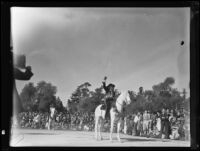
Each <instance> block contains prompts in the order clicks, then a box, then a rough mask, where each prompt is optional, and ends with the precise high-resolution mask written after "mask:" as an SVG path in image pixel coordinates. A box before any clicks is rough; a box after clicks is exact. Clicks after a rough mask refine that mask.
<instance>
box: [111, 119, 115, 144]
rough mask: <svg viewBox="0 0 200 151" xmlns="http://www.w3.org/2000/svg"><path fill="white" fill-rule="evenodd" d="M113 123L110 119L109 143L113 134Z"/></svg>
mask: <svg viewBox="0 0 200 151" xmlns="http://www.w3.org/2000/svg"><path fill="white" fill-rule="evenodd" d="M113 127H114V121H113V120H112V119H111V124H110V141H111V142H112V133H113Z"/></svg>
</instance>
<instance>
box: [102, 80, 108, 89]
mask: <svg viewBox="0 0 200 151" xmlns="http://www.w3.org/2000/svg"><path fill="white" fill-rule="evenodd" d="M102 83H103V88H104V90H105V91H106V92H107V91H108V88H107V87H106V81H103V82H102Z"/></svg>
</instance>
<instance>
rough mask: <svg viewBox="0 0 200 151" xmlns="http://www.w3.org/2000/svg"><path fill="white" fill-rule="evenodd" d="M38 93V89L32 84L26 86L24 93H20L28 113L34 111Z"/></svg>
mask: <svg viewBox="0 0 200 151" xmlns="http://www.w3.org/2000/svg"><path fill="white" fill-rule="evenodd" d="M36 92H37V91H36V88H35V86H34V84H33V83H31V82H30V83H28V84H26V85H25V86H24V88H23V89H22V92H21V93H20V98H21V101H22V105H23V108H24V109H25V110H26V111H28V110H32V107H33V106H34V103H35V100H36Z"/></svg>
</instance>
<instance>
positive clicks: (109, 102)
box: [101, 77, 115, 119]
mask: <svg viewBox="0 0 200 151" xmlns="http://www.w3.org/2000/svg"><path fill="white" fill-rule="evenodd" d="M106 80H107V77H104V81H103V82H102V83H103V88H104V90H105V92H106V95H105V97H104V98H103V103H104V105H103V106H102V108H101V109H106V114H105V118H106V119H108V118H110V114H109V111H110V109H111V107H115V91H114V88H115V85H114V84H112V83H110V84H109V85H107V86H106Z"/></svg>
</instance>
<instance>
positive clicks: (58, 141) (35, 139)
mask: <svg viewBox="0 0 200 151" xmlns="http://www.w3.org/2000/svg"><path fill="white" fill-rule="evenodd" d="M102 136H103V140H102V141H96V140H95V139H94V132H86V131H67V130H66V131H63V130H50V131H48V130H36V129H15V130H13V134H12V136H11V141H10V145H11V146H15V147H17V146H62V147H64V146H66V147H67V146H70V147H71V146H74V147H80V146H111V147H112V146H128V147H129V146H131V147H132V146H137V147H138V146H139V147H148V146H177V147H183V146H184V147H188V146H190V142H189V141H179V140H162V139H153V138H146V137H138V136H130V135H124V134H121V139H122V143H120V142H118V141H117V138H116V134H114V135H113V136H114V140H113V142H110V141H109V133H103V135H102Z"/></svg>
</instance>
